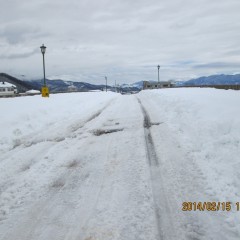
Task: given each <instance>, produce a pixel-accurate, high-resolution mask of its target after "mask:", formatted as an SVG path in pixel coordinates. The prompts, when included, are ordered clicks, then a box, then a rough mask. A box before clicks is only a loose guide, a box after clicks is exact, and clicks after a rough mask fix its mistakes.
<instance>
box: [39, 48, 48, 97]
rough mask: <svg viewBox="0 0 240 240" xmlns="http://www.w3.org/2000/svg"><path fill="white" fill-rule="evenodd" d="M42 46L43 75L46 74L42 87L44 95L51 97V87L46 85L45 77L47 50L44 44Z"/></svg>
mask: <svg viewBox="0 0 240 240" xmlns="http://www.w3.org/2000/svg"><path fill="white" fill-rule="evenodd" d="M40 48H41V52H42V55H43V76H44V79H43V80H44V83H43V87H42V97H49V89H48V87H47V85H46V77H45V59H44V54H45V52H46V48H47V47H45V46H44V44H43V45H42V46H41V47H40Z"/></svg>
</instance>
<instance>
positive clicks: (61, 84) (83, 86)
mask: <svg viewBox="0 0 240 240" xmlns="http://www.w3.org/2000/svg"><path fill="white" fill-rule="evenodd" d="M26 82H27V83H29V84H31V85H32V86H33V87H34V88H36V89H41V87H42V85H43V80H32V81H26ZM46 84H47V86H48V87H49V89H50V92H67V91H69V90H70V89H71V90H73V89H74V90H76V91H89V90H102V89H103V88H104V87H105V86H104V85H93V84H90V83H85V82H72V81H63V80H61V79H56V80H48V79H47V80H46Z"/></svg>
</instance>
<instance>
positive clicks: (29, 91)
mask: <svg viewBox="0 0 240 240" xmlns="http://www.w3.org/2000/svg"><path fill="white" fill-rule="evenodd" d="M26 93H30V94H33V93H41V92H40V91H38V90H34V89H31V90H28V91H26Z"/></svg>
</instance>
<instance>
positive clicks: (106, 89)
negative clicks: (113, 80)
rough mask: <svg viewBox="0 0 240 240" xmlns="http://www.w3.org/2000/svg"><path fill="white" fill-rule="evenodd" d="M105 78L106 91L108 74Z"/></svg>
mask: <svg viewBox="0 0 240 240" xmlns="http://www.w3.org/2000/svg"><path fill="white" fill-rule="evenodd" d="M105 80H106V92H107V76H105Z"/></svg>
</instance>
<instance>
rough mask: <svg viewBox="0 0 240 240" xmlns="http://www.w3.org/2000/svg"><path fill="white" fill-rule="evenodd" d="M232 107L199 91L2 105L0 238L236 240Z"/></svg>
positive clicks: (237, 152) (228, 97)
mask: <svg viewBox="0 0 240 240" xmlns="http://www.w3.org/2000/svg"><path fill="white" fill-rule="evenodd" d="M239 104H240V91H225V90H216V89H196V88H194V89H190V88H188V89H161V90H151V91H142V92H140V93H139V94H136V95H125V96H122V95H119V94H115V93H110V92H108V93H71V94H56V95H52V96H50V98H49V99H45V98H41V97H40V96H34V97H23V98H13V99H0V110H1V112H4V113H5V114H4V115H3V114H2V115H1V118H0V129H1V131H0V240H5V239H8V240H15V239H31V240H46V239H51V240H55V239H56V240H61V239H65V240H68V239H69V240H70V239H71V240H73V239H74V240H75V239H76V240H90V239H91V240H94V239H104V240H126V239H127V240H159V239H168V240H172V239H182V240H186V239H187V240H188V239H189V240H191V239H201V240H208V239H220V240H221V239H230V240H237V239H239V238H240V230H239V229H240V211H238V212H237V211H236V205H235V203H236V202H239V201H240V193H239V192H240V162H239V156H240V120H239V119H240V111H239ZM186 201H187V202H214V201H215V202H221V203H223V202H231V204H232V210H231V211H229V212H227V211H221V210H220V211H216V212H214V211H207V210H205V211H198V210H197V211H187V212H184V211H182V203H183V202H186Z"/></svg>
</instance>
